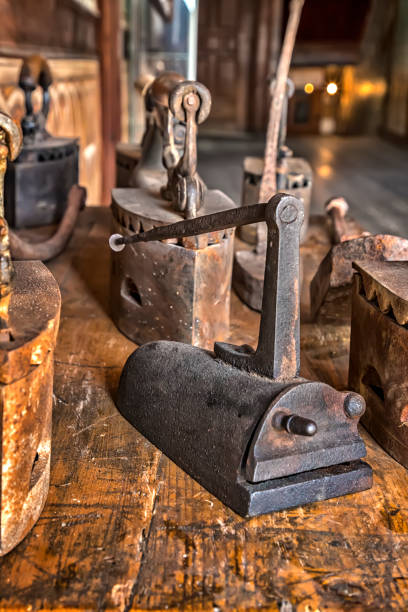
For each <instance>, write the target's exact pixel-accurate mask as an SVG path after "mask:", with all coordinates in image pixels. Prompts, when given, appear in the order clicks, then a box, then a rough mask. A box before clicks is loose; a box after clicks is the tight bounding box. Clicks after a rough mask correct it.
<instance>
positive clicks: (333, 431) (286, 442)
mask: <svg viewBox="0 0 408 612" xmlns="http://www.w3.org/2000/svg"><path fill="white" fill-rule="evenodd" d="M260 221H266V223H267V227H268V240H267V245H268V246H267V255H266V269H265V280H264V283H265V287H264V292H263V307H262V317H261V324H260V332H259V339H258V346H257V349H256V350H255V351H254V350H253V349H252V348H251V347H249V346H247V345H244V346H234V345H231V344H225V343H219V342H217V343H215V345H214V352H210V351H206V350H203V349H199V348H194V347H192V346H188V345H187V344H182V343H180V342H166V341H160V342H149V343H148V344H146V345H144V346H142V347H141V348H139V349H137V350H136V351H135V352H134V353H133V354H132V355H131V356H130V357H129V359H128V361H127V363H126V364H125V367H124V369H123V372H122V375H121V379H120V384H119V391H118V397H117V406H118V409H119V411H120V412H121V413H122V414H123V415H124V416H125V417H126V418H127V419H128V420H129V421H130V423H132V424H133V425H134V426H135V427H136V428H137V429H138V430H139V431H140V432H141V433H142V434H143V435H145V436H146V437H147V438H148V439H149V440H150V441H151V442H152V443H153V444H155V445H156V446H157V447H158V448H159V449H160V450H162V451H163V452H164V453H165V454H166V455H167V456H168V457H170V459H172V460H173V461H175V462H176V463H177V464H178V465H179V466H180V467H182V468H183V469H184V470H185V471H186V472H188V474H190V475H191V476H192V477H193V478H194V479H196V480H197V481H198V482H199V483H200V484H202V485H203V486H204V487H205V488H206V489H207V490H208V491H210V492H211V493H213V494H214V495H216V496H217V497H218V498H219V499H220V500H221V501H222V502H223V503H225V504H226V505H228V506H230V507H231V508H232V509H233V510H235V511H236V512H237V513H239V514H241V515H242V516H255V515H258V514H263V513H266V512H271V511H275V510H282V509H284V508H290V507H293V506H298V505H301V504H306V503H309V502H312V501H318V500H323V499H328V498H331V497H336V496H339V495H345V494H347V493H353V492H356V491H361V490H364V489H367V488H369V487H371V480H372V473H371V468H370V467H369V466H368V465H367V464H365V463H364V462H362V461H360V459H361V457H363V456H364V455H365V452H366V451H365V446H364V443H363V441H362V439H361V438H360V436H359V434H358V431H357V424H358V421H359V418H360V417H361V415H362V414H363V412H364V400H363V399H362V398H361V397H360V396H359V395H357V394H355V393H348V392H345V393H341V392H339V391H336V390H335V389H333V388H332V387H330V386H329V385H327V384H325V383H322V382H317V381H308V380H306V379H304V378H302V377H300V375H299V370H300V351H299V236H300V229H301V225H302V222H303V205H302V203H301V202H300V200H298V199H296V198H294V197H293V196H290V195H285V194H277V195H275V196H274V197H273V198H272V199H271V200H270V201H269V202H268V203H267V204H254V205H252V206H248V207H241V208H236V209H232V210H227V211H224V212H221V213H217V214H213V215H207V216H205V217H198V218H196V219H189V220H185V221H181V222H179V223H176V224H172V225H169V226H167V227H166V226H164V227H158V228H155V229H153V230H150V231H147V232H144V233H139V234H136V235H126V236H121V235H113V236H111V239H110V244H111V247H112V248H113V249H125V246H126V244H128V245H131V244H134V243H136V242H139V241H150V240H164V239H170V238H175V239H182V238H184V237H186V236H190V235H198V234H200V233H202V232H205V233H207V232H211V231H221V230H225V228H232V227H236V226H239V225H243V224H248V223H255V222H260ZM127 248H129V247H127ZM180 389H181V390H182V392H181V393H180Z"/></svg>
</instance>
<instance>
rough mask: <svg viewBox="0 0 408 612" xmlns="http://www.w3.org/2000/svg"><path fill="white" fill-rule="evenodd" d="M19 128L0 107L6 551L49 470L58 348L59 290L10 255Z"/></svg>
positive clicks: (0, 451)
mask: <svg viewBox="0 0 408 612" xmlns="http://www.w3.org/2000/svg"><path fill="white" fill-rule="evenodd" d="M21 139H22V137H21V133H20V130H19V128H18V127H17V126H16V124H14V122H13V121H12V120H11V119H10V117H8V116H7V115H4V114H3V113H0V179H1V184H0V192H1V198H0V226H1V231H0V364H1V365H0V444H1V446H0V458H1V472H0V555H4V554H6V553H8V552H9V551H10V550H11V549H12V548H14V547H15V546H16V545H17V544H18V543H19V542H20V541H21V540H22V539H23V538H24V537H25V535H26V534H27V533H28V532H29V530H30V529H31V528H32V527H33V525H34V524H35V522H36V521H37V519H38V517H39V515H40V513H41V511H42V508H43V506H44V504H45V501H46V498H47V493H48V486H49V476H50V455H51V415H52V382H53V352H54V347H55V342H56V336H57V332H58V324H59V314H60V302H61V298H60V292H59V289H58V285H57V283H56V281H55V279H54V277H53V276H52V274H51V273H50V272H49V271H48V270H47V268H46V267H45V266H44V265H43V264H42V263H41V262H39V261H26V262H15V263H14V264H13V263H12V261H11V257H10V251H9V238H8V227H7V223H6V221H5V219H4V208H3V179H4V173H5V169H6V159H7V157H11V158H12V159H13V158H14V157H15V156H16V155H17V154H18V151H19V148H20V146H21Z"/></svg>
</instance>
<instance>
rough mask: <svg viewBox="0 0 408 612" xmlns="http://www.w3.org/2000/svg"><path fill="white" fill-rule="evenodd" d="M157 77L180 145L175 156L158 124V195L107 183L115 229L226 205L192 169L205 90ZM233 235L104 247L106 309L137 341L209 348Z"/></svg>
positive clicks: (220, 318) (224, 330)
mask: <svg viewBox="0 0 408 612" xmlns="http://www.w3.org/2000/svg"><path fill="white" fill-rule="evenodd" d="M160 83H161V86H160V88H159V87H158V86H157V88H156V89H153V91H154V92H155V100H156V101H157V103H158V105H157V111H158V112H159V113H160V114H161V118H162V119H161V120H162V125H164V126H167V128H168V127H169V126H173V128H174V125H175V123H174V121H173V119H172V118H174V120H175V121H176V122H178V123H179V124H180V125H183V126H184V140H183V143H184V149H183V151H182V154H181V156H179V150H178V145H177V146H175V141H174V137H173V136H171V134H172V130H167V132H166V130H164V131H165V132H166V133H167V135H168V136H169V140H168V139H167V137H166V138H164V139H163V158H165V160H166V164H167V169H168V183H167V185H166V188H165V189H163V190H162V195H163V196H164V197H159V195H158V194H155V193H153V192H152V190H151V189H142V188H139V189H114V190H113V193H112V213H113V223H114V228H115V231H116V232H118V233H120V234H126V235H131V234H134V233H135V232H136V233H138V234H139V233H143V232H144V231H145V230H148V229H151V228H154V227H159V226H161V225H166V224H168V223H174V222H177V221H179V220H180V219H182V218H183V217H184V216H187V217H195V216H196V215H198V217H197V218H200V216H202V215H205V214H208V213H217V212H220V211H223V210H225V209H228V208H230V207H232V206H234V204H233V202H232V201H231V200H230V199H229V198H228V197H227V196H226V195H225V194H223V193H222V192H220V191H218V190H209V189H206V188H205V186H204V184H203V182H202V180H201V179H200V177H199V176H198V174H197V150H196V138H197V125H198V124H199V123H201V122H202V121H204V120H205V119H206V117H207V116H208V113H209V111H210V106H211V96H210V93H209V91H208V90H207V88H205V87H204V86H203V85H201V84H200V83H197V82H191V81H183V82H177V83H176V86H175V87H174V88H173V90H172V91H171V92H170V93H169V92H168V84H167V81H165V82H164V83H163V82H159V84H160ZM155 85H157V82H155V83H154V84H153V85H152V88H153V86H155ZM166 95H167V97H168V101H167V106H166V103H165V97H166ZM190 102H191V104H190ZM167 128H166V129H167ZM173 128H172V129H173ZM166 198H167V199H166ZM233 238H234V236H233V230H231V231H227V232H225V231H221V232H218V233H217V232H209V233H206V234H204V235H201V236H197V237H196V238H191V237H189V236H186V237H185V238H184V239H182V240H180V241H173V243H171V242H170V243H163V242H160V243H158V242H154V243H149V244H140V243H139V244H137V243H134V244H133V245H132V246H131V248H129V249H126V250H125V251H123V252H116V253H112V270H111V291H110V296H111V311H112V318H113V320H114V322H115V323H116V325H117V326H118V328H119V329H120V330H121V331H122V332H123V333H124V334H126V335H127V336H128V337H129V338H131V339H132V340H134V341H135V342H137V343H138V344H142V343H144V342H148V341H149V340H159V339H162V340H164V339H169V340H172V339H176V340H179V341H182V342H187V343H191V344H194V345H196V346H201V347H205V348H209V347H212V345H213V343H214V341H215V340H222V339H224V338H225V337H226V336H227V335H228V332H229V305H230V290H231V274H232V260H233Z"/></svg>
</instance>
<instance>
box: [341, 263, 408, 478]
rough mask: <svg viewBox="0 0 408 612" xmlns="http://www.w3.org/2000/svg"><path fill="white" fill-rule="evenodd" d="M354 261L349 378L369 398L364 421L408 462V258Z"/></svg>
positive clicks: (387, 447)
mask: <svg viewBox="0 0 408 612" xmlns="http://www.w3.org/2000/svg"><path fill="white" fill-rule="evenodd" d="M354 267H355V269H356V270H357V273H356V274H355V275H354V283H353V296H352V318H351V344H350V368H349V384H350V387H351V388H352V389H355V390H356V391H358V392H359V393H361V395H362V396H363V397H364V398H365V400H366V402H367V411H366V413H365V414H364V416H363V419H362V422H363V424H364V426H365V427H366V428H367V430H368V431H369V432H370V434H371V435H372V436H373V438H375V440H377V442H378V443H379V444H381V446H382V447H383V448H384V449H385V450H386V451H387V452H388V453H389V454H390V455H391V456H392V457H394V459H396V460H397V461H399V462H400V463H402V465H404V466H405V467H408V431H407V423H408V404H407V381H408V261H384V262H377V261H369V262H364V263H360V264H354Z"/></svg>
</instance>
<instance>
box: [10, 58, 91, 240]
mask: <svg viewBox="0 0 408 612" xmlns="http://www.w3.org/2000/svg"><path fill="white" fill-rule="evenodd" d="M51 83H52V78H51V72H50V69H49V66H48V64H47V62H46V60H44V59H43V58H41V57H40V56H32V57H31V58H28V59H26V60H24V62H23V65H22V68H21V73H20V79H19V85H20V87H22V89H23V91H24V93H25V101H26V116H25V117H24V118H23V120H22V122H21V125H22V129H23V136H24V139H23V149H22V151H21V153H20V155H19V156H18V157H17V158H16V159H15V160H14V161H9V164H8V172H7V174H6V179H5V193H6V210H5V214H6V218H7V220H8V222H9V223H10V225H11V226H12V227H15V228H24V227H36V226H39V225H47V224H51V223H58V222H59V221H60V220H61V218H62V216H63V214H64V212H65V208H66V205H67V201H68V194H69V191H70V189H71V187H72V186H73V185H75V184H77V183H78V160H79V145H78V139H76V138H53V137H52V136H50V134H49V133H48V132H47V130H46V129H45V123H46V120H47V116H48V111H49V102H50V96H49V86H50V85H51ZM38 85H39V86H40V87H41V88H42V90H43V104H42V108H41V110H40V111H39V112H37V113H35V112H34V110H33V106H32V101H31V95H32V92H33V90H34V89H35V88H36V87H37V86H38Z"/></svg>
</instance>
